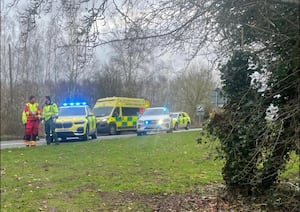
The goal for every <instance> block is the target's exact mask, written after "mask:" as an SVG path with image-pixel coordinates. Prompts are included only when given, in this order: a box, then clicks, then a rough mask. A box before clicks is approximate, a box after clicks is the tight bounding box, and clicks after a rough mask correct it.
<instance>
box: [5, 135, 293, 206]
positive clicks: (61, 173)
mask: <svg viewBox="0 0 300 212" xmlns="http://www.w3.org/2000/svg"><path fill="white" fill-rule="evenodd" d="M197 135H198V132H184V133H173V134H156V135H150V136H144V137H132V138H122V139H113V140H104V141H89V142H80V143H79V142H76V143H64V144H62V145H59V146H54V145H53V146H38V147H36V148H21V149H4V150H1V211H52V212H53V211H113V210H118V211H130V210H132V211H152V210H156V209H157V210H160V211H165V210H169V209H170V208H173V209H178V207H181V209H182V210H183V211H186V210H187V211H190V210H193V209H195V208H199V207H200V208H201V207H202V206H203V204H206V205H207V206H208V207H211V206H212V205H214V204H218V203H216V202H218V201H217V198H215V197H213V198H208V197H207V196H208V195H209V194H210V193H212V192H215V191H216V188H217V187H218V186H220V184H222V182H223V180H222V176H221V169H222V161H220V160H215V156H216V152H215V148H214V147H215V145H216V143H212V142H209V141H207V142H203V143H202V144H197V143H196V141H195V138H196V137H197ZM293 160H295V161H294V162H293V163H291V164H289V165H288V171H287V172H285V173H283V178H288V177H289V176H295V173H297V171H298V169H297V167H296V165H295V164H299V160H298V162H297V158H296V157H294V156H293ZM199 193H201V194H203V195H201V197H199V195H198V194H199ZM201 204H202V206H201ZM199 205H200V206H199ZM223 206H224V204H223ZM225 206H226V207H227V205H226V204H225ZM225 206H224V207H225ZM214 207H215V205H214ZM216 207H217V206H216ZM224 207H223V209H224ZM226 207H225V208H226Z"/></svg>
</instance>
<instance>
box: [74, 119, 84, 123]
mask: <svg viewBox="0 0 300 212" xmlns="http://www.w3.org/2000/svg"><path fill="white" fill-rule="evenodd" d="M75 124H84V121H83V120H82V121H76V122H75Z"/></svg>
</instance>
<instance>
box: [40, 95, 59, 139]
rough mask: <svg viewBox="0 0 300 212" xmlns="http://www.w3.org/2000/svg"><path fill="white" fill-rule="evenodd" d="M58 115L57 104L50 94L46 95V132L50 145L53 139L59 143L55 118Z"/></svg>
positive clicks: (44, 113) (44, 115) (44, 116)
mask: <svg viewBox="0 0 300 212" xmlns="http://www.w3.org/2000/svg"><path fill="white" fill-rule="evenodd" d="M57 117H58V108H57V105H56V104H55V103H54V102H52V101H51V98H50V96H45V102H44V106H43V120H44V124H45V134H46V142H47V145H50V144H51V143H52V142H53V141H54V142H55V144H59V142H58V139H57V137H56V133H55V119H56V118H57Z"/></svg>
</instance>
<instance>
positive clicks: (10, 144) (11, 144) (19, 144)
mask: <svg viewBox="0 0 300 212" xmlns="http://www.w3.org/2000/svg"><path fill="white" fill-rule="evenodd" d="M200 130H201V128H194V129H189V130H177V131H173V132H174V133H182V132H190V131H200ZM134 136H136V133H123V134H121V135H100V136H99V135H98V137H97V140H99V141H101V140H108V139H118V138H129V137H134ZM72 141H74V142H76V141H79V140H78V139H72ZM89 141H94V140H89ZM36 143H37V146H42V145H46V140H45V139H40V140H39V141H37V142H36ZM64 143H67V142H63V143H62V144H64ZM23 147H25V145H24V142H23V140H10V141H1V143H0V148H1V149H7V148H23Z"/></svg>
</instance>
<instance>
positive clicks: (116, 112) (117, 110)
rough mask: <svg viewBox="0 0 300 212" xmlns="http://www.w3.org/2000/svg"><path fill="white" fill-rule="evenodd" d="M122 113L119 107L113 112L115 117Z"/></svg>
mask: <svg viewBox="0 0 300 212" xmlns="http://www.w3.org/2000/svg"><path fill="white" fill-rule="evenodd" d="M119 115H120V110H119V108H118V107H116V108H115V110H114V112H113V115H112V116H113V117H118V116H119Z"/></svg>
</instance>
